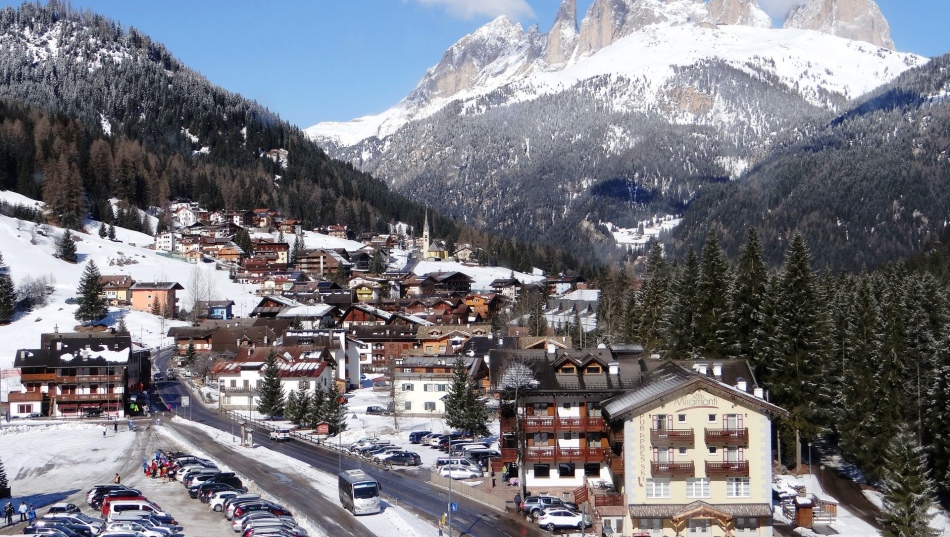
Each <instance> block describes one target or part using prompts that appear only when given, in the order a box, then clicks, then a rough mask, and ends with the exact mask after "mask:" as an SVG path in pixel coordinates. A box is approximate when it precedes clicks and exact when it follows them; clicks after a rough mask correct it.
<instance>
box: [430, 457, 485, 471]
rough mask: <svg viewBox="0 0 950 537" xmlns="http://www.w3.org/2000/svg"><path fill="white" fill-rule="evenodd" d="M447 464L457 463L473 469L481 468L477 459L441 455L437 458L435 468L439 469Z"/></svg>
mask: <svg viewBox="0 0 950 537" xmlns="http://www.w3.org/2000/svg"><path fill="white" fill-rule="evenodd" d="M446 464H456V465H458V466H463V467H465V468H471V469H472V470H481V468H479V467H478V464H477V463H476V462H475V461H473V460H471V459H469V458H467V457H439V458H438V459H436V460H435V469H436V470H438V469H439V468H442V467H443V466H445V465H446Z"/></svg>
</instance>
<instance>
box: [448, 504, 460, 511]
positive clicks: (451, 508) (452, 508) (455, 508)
mask: <svg viewBox="0 0 950 537" xmlns="http://www.w3.org/2000/svg"><path fill="white" fill-rule="evenodd" d="M449 509H450V510H451V511H452V512H453V513H454V512H456V511H458V510H459V504H457V503H455V502H452V503H450V504H449Z"/></svg>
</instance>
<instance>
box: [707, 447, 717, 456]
mask: <svg viewBox="0 0 950 537" xmlns="http://www.w3.org/2000/svg"><path fill="white" fill-rule="evenodd" d="M716 452H717V451H716V446H709V454H710V455H715V454H716Z"/></svg>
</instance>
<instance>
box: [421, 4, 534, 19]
mask: <svg viewBox="0 0 950 537" xmlns="http://www.w3.org/2000/svg"><path fill="white" fill-rule="evenodd" d="M416 1H417V2H419V3H420V4H422V5H424V6H434V7H438V6H441V7H444V8H445V10H446V11H447V12H448V13H449V15H451V16H453V17H456V18H459V19H474V18H476V17H488V18H491V19H494V18H495V17H497V16H499V15H507V16H508V17H509V18H511V19H515V20H517V19H521V18H522V17H524V18H532V19H533V18H535V14H534V10H533V9H531V6H529V5H528V2H527V1H526V0H416Z"/></svg>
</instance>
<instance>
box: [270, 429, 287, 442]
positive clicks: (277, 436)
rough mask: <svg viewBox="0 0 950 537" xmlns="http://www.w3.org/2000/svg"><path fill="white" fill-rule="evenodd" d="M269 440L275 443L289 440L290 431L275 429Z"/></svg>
mask: <svg viewBox="0 0 950 537" xmlns="http://www.w3.org/2000/svg"><path fill="white" fill-rule="evenodd" d="M270 439H271V440H273V441H275V442H281V441H284V440H290V429H276V430H273V431H271V432H270Z"/></svg>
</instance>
